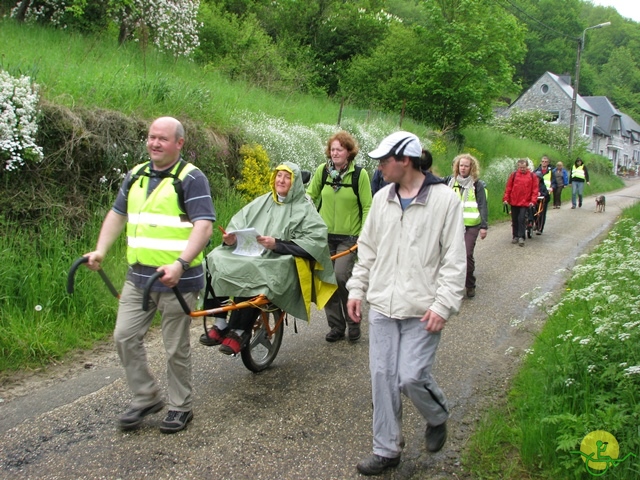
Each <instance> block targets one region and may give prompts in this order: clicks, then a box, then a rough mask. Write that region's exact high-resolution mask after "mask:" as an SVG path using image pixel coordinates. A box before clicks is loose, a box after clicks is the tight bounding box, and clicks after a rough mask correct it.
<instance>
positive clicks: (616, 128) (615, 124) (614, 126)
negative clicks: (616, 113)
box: [611, 117, 620, 135]
mask: <svg viewBox="0 0 640 480" xmlns="http://www.w3.org/2000/svg"><path fill="white" fill-rule="evenodd" d="M611 135H620V119H619V118H616V117H614V118H613V119H612V120H611Z"/></svg>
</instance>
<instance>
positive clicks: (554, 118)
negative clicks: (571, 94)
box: [546, 110, 560, 123]
mask: <svg viewBox="0 0 640 480" xmlns="http://www.w3.org/2000/svg"><path fill="white" fill-rule="evenodd" d="M546 113H547V115H549V120H547V122H549V123H558V120H559V119H560V111H559V110H547V112H546Z"/></svg>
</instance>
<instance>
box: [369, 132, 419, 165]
mask: <svg viewBox="0 0 640 480" xmlns="http://www.w3.org/2000/svg"><path fill="white" fill-rule="evenodd" d="M389 155H396V156H404V155H406V156H407V157H420V156H421V155H422V145H420V140H418V137H417V136H415V135H414V134H413V133H410V132H403V131H400V132H395V133H392V134H391V135H389V136H388V137H385V138H384V139H383V140H382V141H381V142H380V145H378V148H376V149H375V150H373V151H372V152H369V156H370V157H371V158H375V159H380V158H384V157H388V156H389Z"/></svg>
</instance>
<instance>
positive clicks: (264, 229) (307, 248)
mask: <svg viewBox="0 0 640 480" xmlns="http://www.w3.org/2000/svg"><path fill="white" fill-rule="evenodd" d="M270 185H271V192H269V193H266V194H264V195H262V196H260V197H258V198H256V199H255V200H254V201H252V202H251V203H249V204H248V205H247V206H245V207H244V208H243V209H242V210H240V211H239V212H238V213H236V214H235V215H234V217H233V218H232V219H231V222H229V225H228V226H227V229H226V231H227V233H225V234H224V235H223V237H222V240H223V245H221V246H219V247H217V248H215V249H214V250H213V251H212V252H211V253H210V254H209V255H208V257H207V263H208V267H209V270H210V271H211V272H212V284H213V290H214V292H215V294H216V295H219V296H226V295H228V296H233V297H235V301H236V302H239V301H242V300H245V299H247V298H250V297H254V296H256V295H259V294H264V295H265V296H266V297H267V298H268V299H269V300H271V302H272V303H274V304H275V305H276V306H277V307H278V308H280V309H282V310H284V311H286V312H288V313H290V314H291V315H293V316H294V317H297V318H301V319H304V320H308V319H309V303H310V302H311V301H314V302H315V303H316V305H317V306H318V307H319V308H322V307H323V306H324V304H325V303H326V301H327V300H328V299H329V298H330V297H331V295H332V294H333V292H334V291H335V289H336V288H337V287H336V279H335V275H334V273H333V266H332V263H331V258H330V256H329V247H328V244H327V226H326V225H325V223H324V221H323V220H322V218H321V217H320V215H319V214H318V212H317V211H316V209H315V207H314V205H313V203H312V202H311V201H310V200H309V199H308V197H307V196H306V195H305V190H304V185H303V182H302V176H301V172H300V168H299V167H298V166H297V165H296V164H294V163H290V162H285V163H283V164H281V165H279V166H277V167H276V168H275V170H274V171H273V172H272V174H271V179H270ZM248 228H253V229H255V231H256V232H257V236H256V237H255V241H257V243H258V244H259V246H261V247H263V248H264V251H263V252H262V254H260V255H258V256H244V255H239V254H238V251H237V248H236V247H237V242H238V240H239V237H238V235H239V234H238V235H237V234H236V233H233V232H238V231H239V230H244V229H248ZM312 272H313V273H312ZM312 282H313V287H312V285H311V283H312ZM258 312H259V310H258V309H256V308H244V309H240V310H235V311H233V312H232V314H231V318H230V319H229V323H228V324H227V321H226V319H223V318H216V325H215V326H214V327H213V328H211V329H210V330H209V331H208V333H207V337H208V338H205V339H201V342H202V343H204V344H205V345H220V351H221V352H223V353H225V354H228V355H232V354H237V353H238V352H239V351H240V350H241V349H242V347H243V345H244V343H246V342H247V341H248V339H249V338H250V337H251V329H252V327H253V323H254V321H255V319H256V317H257V315H258Z"/></svg>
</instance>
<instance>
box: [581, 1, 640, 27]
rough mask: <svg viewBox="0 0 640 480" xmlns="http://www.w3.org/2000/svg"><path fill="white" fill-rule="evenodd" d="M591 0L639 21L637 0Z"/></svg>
mask: <svg viewBox="0 0 640 480" xmlns="http://www.w3.org/2000/svg"><path fill="white" fill-rule="evenodd" d="M591 2H592V3H593V4H594V5H602V6H603V7H614V8H615V9H616V10H617V11H618V13H619V14H620V15H622V16H623V17H627V18H631V19H632V20H635V21H636V22H640V1H639V0H591Z"/></svg>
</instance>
